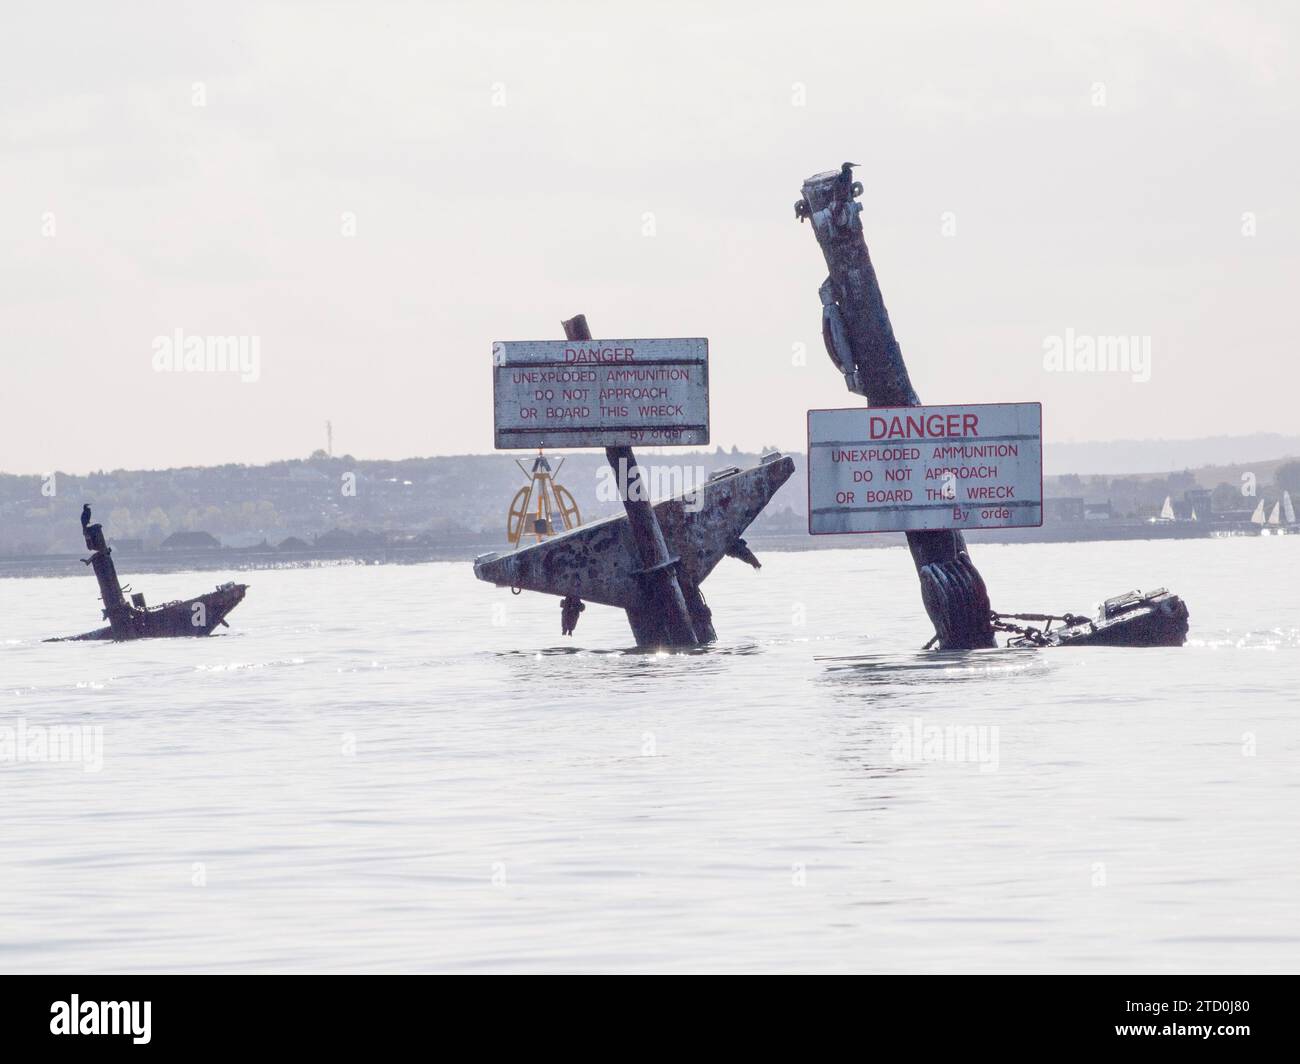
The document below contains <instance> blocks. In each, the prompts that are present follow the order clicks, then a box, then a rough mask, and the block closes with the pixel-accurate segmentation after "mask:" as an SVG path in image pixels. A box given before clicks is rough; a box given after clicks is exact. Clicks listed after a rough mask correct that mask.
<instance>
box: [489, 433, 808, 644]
mask: <svg viewBox="0 0 1300 1064" xmlns="http://www.w3.org/2000/svg"><path fill="white" fill-rule="evenodd" d="M721 472H722V473H723V475H722V476H718V477H716V478H715V479H712V480H709V481H708V482H707V483H705V484H703V485H702V486H701V487H700V488H698V489H695V490H693V491H689V492H686V493H684V494H682V495H678V496H676V497H674V498H671V499H665V500H663V501H662V502H657V503H654V504H653V510H654V513H655V516H656V518H657V519H658V524H659V527H660V529H661V530H662V532H663V541H664V545H665V547H666V549H667V551H668V554H669V557H670V558H671V560H672V565H673V568H674V570H675V572H676V575H677V579H678V581H679V583H680V586H681V588H682V591H683V593H684V595H685V596H686V601H687V603H688V608H689V610H690V617H691V622H692V627H693V629H694V631H695V634H696V635H697V636H703V637H702V638H699V639H698V641H699V642H710V641H712V640H713V639H715V638H716V636H715V634H714V631H713V624H712V620H711V616H712V615H711V612H710V610H709V608H708V606H706V605H705V604H704V597H703V596H702V595H701V594H700V590H699V588H700V584H702V583H703V582H704V580H705V578H706V577H707V576H708V575H709V573H711V572H713V569H714V566H716V565H717V564H718V562H720V561H721V560H722V558H723V557H724V556H726V555H731V556H732V557H739V558H742V559H743V560H745V561H749V562H750V564H754V563H755V562H757V559H756V558H754V557H753V554H752V553H751V552H750V551H749V549H748V547H746V546H745V544H744V540H743V539H741V534H742V533H743V532H744V531H745V529H746V528H747V527H748V526H749V524H750V522H752V521H753V520H754V518H756V517H757V516H758V515H759V513H760V512H761V511H762V509H763V507H764V506H766V505H767V502H768V500H769V499H771V498H772V496H773V495H775V494H776V491H777V489H778V488H779V487H780V486H781V485H782V484H784V483H785V482H786V481H787V480H789V479H790V475H791V474H792V473H793V472H794V461H793V459H791V458H788V457H785V456H783V455H780V454H776V453H773V454H767V455H764V456H763V461H762V464H761V465H758V466H755V467H753V468H752V469H745V470H740V471H737V472H731V471H727V470H722V471H721ZM646 505H647V506H649V505H650V504H649V503H647V504H646ZM750 559H753V560H752V561H750ZM474 575H475V576H477V577H478V578H479V579H480V580H486V581H488V582H489V583H492V584H496V585H497V586H498V587H508V588H511V589H512V590H523V591H541V592H543V593H545V594H548V595H560V596H562V597H563V598H564V603H563V605H564V612H565V617H564V623H565V625H566V627H567V628H569V629H570V630H571V629H572V625H574V624H576V623H577V619H578V613H579V612H581V606H582V604H583V602H584V601H585V602H598V603H600V604H602V605H605V606H618V607H621V608H622V609H624V610H626V611H627V615H628V621H629V622H630V623H631V625H632V632H633V634H634V635H635V636H636V640H637V644H638V645H639V646H659V645H668V644H665V642H664V641H663V639H662V638H661V636H660V628H661V620H660V618H661V616H662V615H661V614H659V613H657V611H656V609H655V605H654V600H653V598H652V597H651V596H650V594H649V589H648V588H647V586H646V583H647V576H648V574H647V573H646V571H645V569H644V567H643V566H642V564H641V561H640V555H639V553H638V551H637V544H636V542H635V534H634V533H633V530H632V528H631V526H630V524H629V522H628V518H627V515H626V514H625V515H622V516H619V517H607V518H605V519H604V520H601V521H593V522H592V523H591V524H588V525H583V526H582V527H581V528H576V529H574V530H573V531H571V532H561V533H560V534H559V535H557V536H555V537H553V538H552V539H548V540H546V541H545V542H543V543H537V544H534V545H532V546H528V547H524V548H522V549H521V550H517V551H511V552H509V553H504V554H484V555H482V556H481V557H479V558H476V559H475V560H474ZM704 633H707V635H703V634H704ZM565 634H568V633H567V632H566V633H565Z"/></svg>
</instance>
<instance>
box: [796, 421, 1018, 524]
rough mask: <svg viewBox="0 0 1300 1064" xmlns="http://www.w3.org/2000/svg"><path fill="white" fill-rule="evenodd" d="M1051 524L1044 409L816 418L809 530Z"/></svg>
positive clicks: (810, 440)
mask: <svg viewBox="0 0 1300 1064" xmlns="http://www.w3.org/2000/svg"><path fill="white" fill-rule="evenodd" d="M1042 523H1043V407H1042V404H1041V403H985V404H976V405H969V406H906V407H876V408H871V407H867V408H852V409H842V410H809V411H808V531H809V532H810V533H812V534H813V535H826V534H830V533H842V532H906V531H918V530H922V529H939V528H1025V527H1036V526H1038V525H1041V524H1042Z"/></svg>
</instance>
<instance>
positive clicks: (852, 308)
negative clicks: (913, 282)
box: [795, 163, 996, 650]
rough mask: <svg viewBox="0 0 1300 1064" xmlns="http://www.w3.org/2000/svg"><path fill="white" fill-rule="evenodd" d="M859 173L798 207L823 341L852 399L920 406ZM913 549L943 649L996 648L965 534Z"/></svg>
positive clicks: (843, 174) (945, 533)
mask: <svg viewBox="0 0 1300 1064" xmlns="http://www.w3.org/2000/svg"><path fill="white" fill-rule="evenodd" d="M854 165H856V164H854V163H845V164H844V166H843V167H842V168H841V169H840V170H839V171H838V172H837V171H830V172H829V173H824V174H816V175H814V176H813V177H810V178H808V180H807V181H805V182H804V183H803V197H802V198H801V199H800V200H799V201H798V202H797V203H796V204H795V216H796V217H797V218H798V219H799V220H800V221H803V220H805V219H808V220H810V221H811V222H812V227H813V232H814V234H815V235H816V237H817V243H818V244H819V245H821V249H822V254H823V255H824V256H825V258H826V266H827V268H828V269H829V270H830V276H829V277H827V278H826V280H825V282H823V284H822V286H821V288H820V289H819V294H820V296H821V301H822V339H823V340H824V341H825V343H826V351H827V353H828V354H829V355H830V356H831V361H832V362H834V363H835V366H836V368H837V369H838V370H839V371H840V372H841V373H842V374H844V382H845V385H846V386H847V387H848V389H849V391H851V392H855V393H856V394H858V395H861V396H863V397H865V398H866V400H867V402H868V403H869V404H871V405H872V406H919V405H920V403H921V400H920V398H919V397H918V396H917V394H916V390H915V389H914V388H913V387H912V380H911V378H910V377H909V376H908V374H907V366H906V365H905V364H904V362H903V352H902V351H901V350H900V348H899V346H898V341H897V340H896V339H894V329H893V326H892V325H891V324H890V322H889V312H888V311H887V310H885V301H884V297H883V296H882V295H881V294H880V285H879V283H878V282H877V281H876V271H875V270H874V269H873V268H872V265H871V256H870V254H869V253H868V252H867V242H866V238H865V237H864V235H863V232H862V219H861V217H860V215H861V213H862V205H861V204H860V203H858V202H857V197H858V196H860V195H861V194H862V185H861V184H860V183H859V182H856V181H854V180H853V166H854ZM907 546H908V548H909V549H910V550H911V552H912V560H913V562H915V564H916V571H917V575H918V576H919V577H920V580H921V599H922V601H923V602H924V603H925V611H926V613H927V614H929V616H930V620H931V621H932V622H933V623H934V630H935V633H936V634H937V637H938V643H939V648H940V649H941V650H973V649H977V648H980V647H991V646H995V645H996V644H995V642H994V635H993V622H992V613H991V611H990V608H989V595H988V590H987V589H986V588H985V586H984V579H983V577H981V576H980V574H979V571H978V570H977V569H976V568H975V565H974V563H973V562H972V561H971V559H970V554H969V552H968V551H967V549H966V539H965V537H964V536H963V535H962V534H961V532H960V531H956V530H938V531H924V532H908V533H907Z"/></svg>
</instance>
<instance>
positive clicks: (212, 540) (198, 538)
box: [159, 532, 221, 550]
mask: <svg viewBox="0 0 1300 1064" xmlns="http://www.w3.org/2000/svg"><path fill="white" fill-rule="evenodd" d="M220 546H221V540H219V539H217V537H216V536H214V535H212V533H211V532H173V533H172V534H171V535H170V536H168V537H167V538H166V539H165V540H163V541H162V543H160V544H159V548H160V549H162V550H215V549H216V548H218V547H220Z"/></svg>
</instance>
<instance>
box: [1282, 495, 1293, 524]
mask: <svg viewBox="0 0 1300 1064" xmlns="http://www.w3.org/2000/svg"><path fill="white" fill-rule="evenodd" d="M1282 520H1283V521H1285V522H1286V523H1287V524H1288V525H1294V524H1295V507H1294V506H1292V505H1291V493H1290V492H1289V491H1284V492H1282Z"/></svg>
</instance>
